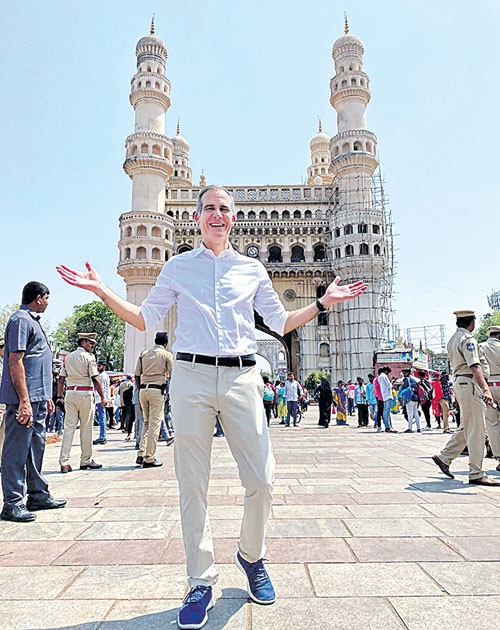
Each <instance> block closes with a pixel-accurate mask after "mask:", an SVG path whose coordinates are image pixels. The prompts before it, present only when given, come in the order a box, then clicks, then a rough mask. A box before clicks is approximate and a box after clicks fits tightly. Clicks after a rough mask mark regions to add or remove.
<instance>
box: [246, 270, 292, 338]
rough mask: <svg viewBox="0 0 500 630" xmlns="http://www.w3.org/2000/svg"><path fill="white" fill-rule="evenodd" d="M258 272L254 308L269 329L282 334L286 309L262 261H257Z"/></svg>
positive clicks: (286, 315)
mask: <svg viewBox="0 0 500 630" xmlns="http://www.w3.org/2000/svg"><path fill="white" fill-rule="evenodd" d="M258 273H259V287H258V289H257V292H256V294H255V297H254V308H255V310H256V311H257V312H258V313H259V314H260V315H261V316H262V319H263V320H264V323H265V324H266V326H269V328H270V329H271V330H274V332H276V333H278V335H281V336H282V335H283V333H284V330H285V324H286V320H287V318H288V311H287V310H286V309H285V307H284V306H283V304H282V303H281V300H280V299H279V297H278V294H277V293H276V291H275V290H274V289H273V285H272V282H271V279H270V278H269V276H268V274H267V271H266V269H265V267H264V265H262V263H258Z"/></svg>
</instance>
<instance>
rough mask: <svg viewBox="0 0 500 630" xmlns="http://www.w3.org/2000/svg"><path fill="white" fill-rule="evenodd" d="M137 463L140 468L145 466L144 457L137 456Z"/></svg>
mask: <svg viewBox="0 0 500 630" xmlns="http://www.w3.org/2000/svg"><path fill="white" fill-rule="evenodd" d="M135 463H136V464H137V465H138V466H142V465H143V464H144V457H142V455H137V459H136V460H135Z"/></svg>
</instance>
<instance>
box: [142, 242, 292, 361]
mask: <svg viewBox="0 0 500 630" xmlns="http://www.w3.org/2000/svg"><path fill="white" fill-rule="evenodd" d="M174 303H177V328H176V330H175V343H174V345H173V347H172V350H173V351H174V352H191V353H193V354H205V355H209V356H238V355H245V354H253V353H254V352H256V351H257V341H256V339H255V321H254V313H253V311H254V309H255V310H256V311H257V312H258V313H259V314H260V315H261V316H262V318H263V320H264V323H265V324H266V325H267V326H269V328H270V329H271V330H274V331H275V332H277V333H278V334H279V335H283V331H284V328H285V323H286V319H287V317H288V312H287V311H286V310H285V308H284V306H283V304H282V303H281V302H280V299H279V297H278V294H277V293H276V291H275V290H274V289H273V286H272V283H271V280H270V279H269V276H268V274H267V271H266V270H265V268H264V265H263V264H262V263H261V262H260V261H258V260H255V259H253V258H249V257H247V256H242V255H241V254H239V253H238V252H236V251H235V250H234V249H233V248H232V247H229V249H226V250H224V251H223V252H222V253H221V254H220V255H219V256H215V254H214V253H213V251H212V250H211V249H208V248H206V247H205V246H204V245H203V244H202V245H201V247H199V248H198V249H194V250H192V251H190V252H185V253H183V254H179V255H177V256H174V257H173V258H171V259H170V260H169V261H168V262H167V263H165V265H164V267H163V269H162V270H161V272H160V275H159V276H158V280H157V281H156V285H155V286H154V287H153V288H152V289H151V292H150V293H149V295H148V296H147V298H146V299H145V300H144V302H143V303H142V305H141V313H142V316H143V318H144V322H145V324H146V328H149V327H151V326H153V325H154V324H157V323H158V322H159V321H161V320H162V319H163V318H164V317H165V315H166V313H167V311H168V310H169V309H170V308H171V306H172V305H173V304H174Z"/></svg>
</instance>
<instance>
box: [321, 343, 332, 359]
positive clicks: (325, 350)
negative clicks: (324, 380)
mask: <svg viewBox="0 0 500 630" xmlns="http://www.w3.org/2000/svg"><path fill="white" fill-rule="evenodd" d="M319 356H320V357H322V358H326V357H329V356H330V344H329V343H327V342H326V341H323V342H322V343H320V344H319Z"/></svg>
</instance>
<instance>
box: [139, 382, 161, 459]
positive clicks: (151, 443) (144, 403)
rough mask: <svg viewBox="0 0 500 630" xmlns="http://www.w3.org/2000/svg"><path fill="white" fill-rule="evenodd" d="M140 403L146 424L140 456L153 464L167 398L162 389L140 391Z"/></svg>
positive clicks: (144, 425)
mask: <svg viewBox="0 0 500 630" xmlns="http://www.w3.org/2000/svg"><path fill="white" fill-rule="evenodd" d="M139 402H140V404H141V409H142V415H143V416H144V424H143V425H142V433H141V440H140V442H139V452H138V453H137V455H138V456H140V457H144V461H145V462H147V463H151V462H152V461H154V458H155V455H156V447H157V445H158V436H159V435H160V426H161V421H162V420H163V414H164V406H165V396H164V395H163V394H162V392H161V390H160V389H152V388H151V389H149V388H148V389H140V390H139Z"/></svg>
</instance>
